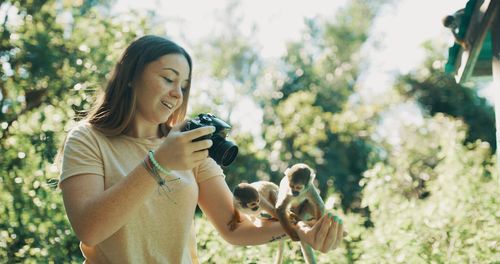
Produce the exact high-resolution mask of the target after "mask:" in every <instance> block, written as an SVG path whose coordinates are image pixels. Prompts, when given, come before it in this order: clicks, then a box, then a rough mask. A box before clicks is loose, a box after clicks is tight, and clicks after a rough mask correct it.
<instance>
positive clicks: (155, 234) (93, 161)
mask: <svg viewBox="0 0 500 264" xmlns="http://www.w3.org/2000/svg"><path fill="white" fill-rule="evenodd" d="M162 141H163V139H153V140H149V139H139V138H133V137H129V136H125V135H121V136H116V137H107V136H105V135H104V134H102V133H100V132H99V131H98V130H96V129H94V128H92V126H91V125H90V124H88V123H84V122H82V123H80V124H79V125H78V126H76V127H75V128H74V129H72V130H71V131H70V133H69V134H68V137H67V140H66V143H65V145H64V155H63V159H62V170H61V175H60V181H61V182H62V181H64V180H65V179H67V178H69V177H71V176H75V175H79V174H95V175H100V176H102V177H103V178H104V184H105V189H108V188H110V187H111V186H112V185H113V184H115V183H116V182H117V181H119V180H120V179H122V178H123V177H126V176H127V175H128V174H129V173H130V172H131V171H132V170H133V169H134V168H135V167H136V166H137V165H139V164H141V162H142V160H143V159H144V157H145V156H146V154H147V152H148V150H150V149H156V147H158V145H159V144H161V142H162ZM213 177H224V174H223V172H222V169H221V168H220V167H219V166H218V165H217V164H216V163H215V161H214V160H212V159H211V158H208V159H207V160H206V161H205V162H203V163H202V164H201V165H200V166H198V167H197V168H195V169H193V170H192V171H172V175H169V176H168V177H167V178H166V179H167V181H168V180H173V181H170V182H168V183H167V185H168V189H167V188H165V189H164V190H160V188H159V189H158V192H157V193H156V194H154V195H152V196H151V197H150V198H149V199H148V200H147V201H146V202H145V203H144V205H143V206H142V208H140V210H139V211H138V212H137V214H135V215H134V216H133V217H132V218H131V219H130V220H129V221H128V223H127V224H125V225H124V226H123V227H122V228H120V229H119V230H118V231H117V232H116V233H114V234H113V235H112V236H111V237H109V238H107V239H106V240H104V241H103V242H101V243H99V244H98V245H96V246H88V245H85V244H83V243H80V248H81V250H82V253H83V255H84V257H85V258H86V262H88V263H174V264H177V263H193V262H195V263H196V262H197V256H196V240H195V239H196V238H195V236H194V229H193V227H194V223H193V218H194V213H195V209H196V205H197V202H198V183H200V182H203V181H206V180H208V179H210V178H213Z"/></svg>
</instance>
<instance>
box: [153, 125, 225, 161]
mask: <svg viewBox="0 0 500 264" xmlns="http://www.w3.org/2000/svg"><path fill="white" fill-rule="evenodd" d="M185 125H186V124H185V122H182V123H181V124H178V125H176V126H175V127H173V128H172V129H171V130H170V132H169V133H168V134H167V136H166V137H165V140H164V141H163V143H162V144H161V145H160V146H159V147H158V149H156V150H155V159H156V160H157V161H158V162H159V163H160V164H161V165H162V166H163V167H165V168H166V169H170V170H190V169H192V168H194V167H196V166H198V165H199V164H200V163H201V162H202V161H203V160H205V159H206V158H207V157H208V149H209V148H210V147H211V146H212V144H213V143H212V140H211V139H205V140H200V141H193V140H194V139H197V138H199V137H202V136H205V135H209V134H211V133H213V132H214V131H215V127H213V126H205V127H200V128H197V129H193V130H189V131H184V132H183V131H181V128H183V127H184V126H185Z"/></svg>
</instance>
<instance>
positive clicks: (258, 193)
mask: <svg viewBox="0 0 500 264" xmlns="http://www.w3.org/2000/svg"><path fill="white" fill-rule="evenodd" d="M277 197H278V186H277V185H276V184H274V183H272V182H268V181H257V182H253V183H240V184H238V185H237V186H236V187H235V188H234V190H233V204H234V209H235V211H234V215H233V219H231V221H230V222H229V223H228V225H229V229H230V230H231V231H232V230H234V229H236V225H237V224H238V223H240V222H241V216H240V213H243V214H246V215H248V216H250V217H251V218H254V219H255V218H260V219H273V218H274V219H278V217H277V215H276V209H275V208H274V205H275V204H276V199H277Z"/></svg>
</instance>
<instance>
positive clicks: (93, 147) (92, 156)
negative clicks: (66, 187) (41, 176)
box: [59, 124, 104, 182]
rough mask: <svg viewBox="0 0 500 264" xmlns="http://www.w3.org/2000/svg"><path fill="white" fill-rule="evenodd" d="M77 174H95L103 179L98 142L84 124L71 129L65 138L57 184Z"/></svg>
mask: <svg viewBox="0 0 500 264" xmlns="http://www.w3.org/2000/svg"><path fill="white" fill-rule="evenodd" d="M79 174H95V175H100V176H103V177H104V166H103V160H102V155H101V151H100V149H99V144H98V140H97V138H96V135H95V134H94V133H93V132H92V131H91V128H90V127H88V125H86V124H80V125H78V126H77V127H75V128H73V129H72V130H71V131H70V132H69V134H68V137H67V138H66V142H65V143H64V151H63V156H62V164H61V174H60V177H59V182H62V181H63V180H65V179H67V178H69V177H71V176H76V175H79Z"/></svg>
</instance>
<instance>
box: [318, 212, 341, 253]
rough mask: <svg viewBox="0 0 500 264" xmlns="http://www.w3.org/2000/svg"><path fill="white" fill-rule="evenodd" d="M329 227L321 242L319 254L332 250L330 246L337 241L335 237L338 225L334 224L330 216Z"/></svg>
mask: <svg viewBox="0 0 500 264" xmlns="http://www.w3.org/2000/svg"><path fill="white" fill-rule="evenodd" d="M329 218H330V223H331V224H330V226H329V228H328V233H327V234H326V237H325V239H324V240H323V241H322V242H323V244H322V247H321V249H320V251H321V252H323V253H326V252H328V251H330V249H332V246H333V245H334V243H335V241H337V240H338V237H337V228H338V223H337V222H335V220H334V218H333V217H332V216H331V215H330V217H329Z"/></svg>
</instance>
